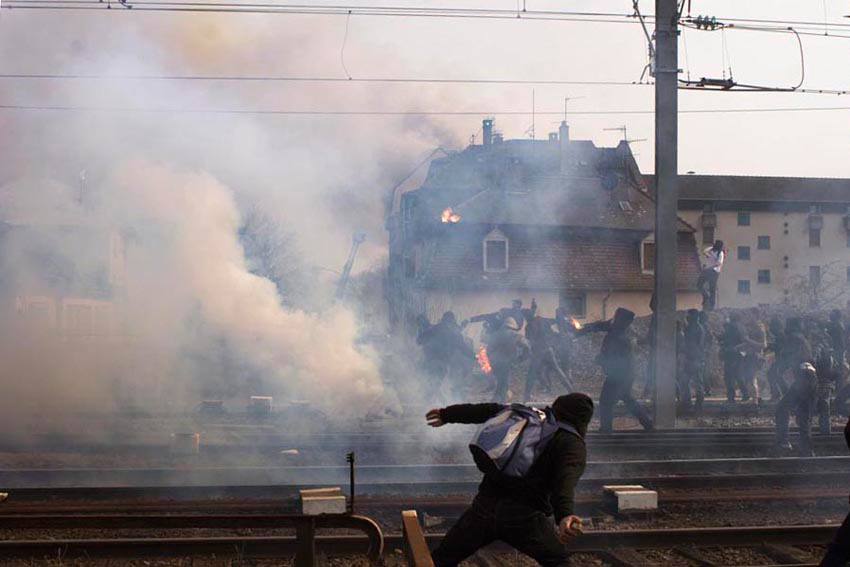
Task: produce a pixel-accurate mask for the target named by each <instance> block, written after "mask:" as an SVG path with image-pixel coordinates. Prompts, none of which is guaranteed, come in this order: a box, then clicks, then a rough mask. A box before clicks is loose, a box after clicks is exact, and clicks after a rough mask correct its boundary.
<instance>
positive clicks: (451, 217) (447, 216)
mask: <svg viewBox="0 0 850 567" xmlns="http://www.w3.org/2000/svg"><path fill="white" fill-rule="evenodd" d="M440 220H441V221H443V222H460V215H459V214H457V213H456V212H454V211H453V210H452V208H451V207H449V208H447V209H444V210H443V213H442V214H441V215H440Z"/></svg>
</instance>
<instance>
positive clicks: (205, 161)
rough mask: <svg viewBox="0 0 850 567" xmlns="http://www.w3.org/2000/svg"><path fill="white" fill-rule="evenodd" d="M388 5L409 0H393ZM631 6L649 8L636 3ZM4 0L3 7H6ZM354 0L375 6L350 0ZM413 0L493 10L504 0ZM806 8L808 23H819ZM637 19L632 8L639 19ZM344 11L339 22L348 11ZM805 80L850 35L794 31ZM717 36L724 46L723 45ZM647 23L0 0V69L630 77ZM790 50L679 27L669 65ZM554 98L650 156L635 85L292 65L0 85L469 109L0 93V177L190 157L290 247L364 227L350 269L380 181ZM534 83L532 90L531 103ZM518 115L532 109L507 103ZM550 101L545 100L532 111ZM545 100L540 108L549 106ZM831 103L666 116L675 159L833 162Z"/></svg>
mask: <svg viewBox="0 0 850 567" xmlns="http://www.w3.org/2000/svg"><path fill="white" fill-rule="evenodd" d="M391 4H392V5H395V6H419V5H426V4H425V3H423V2H421V0H420V1H419V2H416V1H404V0H395V1H394V2H392V3H391ZM642 4H643V5H642V10H643V11H644V12H646V13H652V12H653V11H654V9H653V8H654V6H652V5H651V3H647V2H643V3H642ZM8 5H9V4H8V2H7V3H6V6H8ZM357 5H358V6H376V5H387V3H386V2H376V1H373V0H362V1H361V2H360V3H358V4H357ZM427 6H430V7H435V6H451V7H453V8H458V7H470V8H481V7H488V8H504V9H507V10H515V9H516V8H517V2H516V1H490V2H483V1H482V0H463V1H462V2H429V3H427ZM525 7H526V8H527V9H528V10H546V9H560V10H571V11H572V10H574V11H605V12H615V13H623V14H626V13H630V12H631V11H632V10H631V3H630V2H627V1H620V0H617V1H614V0H604V1H601V0H596V1H572V0H568V1H561V2H554V1H551V2H545V1H542V0H526V2H525ZM848 12H850V8H848V6H847V4H846V2H843V1H836V0H828V1H826V2H823V3H821V2H806V3H801V2H794V1H771V2H767V1H761V0H750V1H748V2H745V3H742V2H733V1H712V2H707V1H701V0H694V1H693V2H692V3H691V14H692V15H694V16H696V15H698V14H709V15H713V16H716V17H717V18H718V19H719V20H720V21H723V19H724V18H728V17H735V18H762V19H764V18H773V19H793V20H803V21H811V22H816V24H818V25H815V26H814V27H819V28H823V29H824V30H825V31H826V32H827V33H832V34H844V35H848V36H850V28H845V30H846V31H844V30H841V29H837V28H834V27H833V28H830V27H829V25H830V24H833V25H834V24H844V25H847V24H848V23H850V20H848V19H846V18H845V17H844V16H846V15H847V14H848ZM824 21H825V22H826V24H825V27H824V26H823V25H820V24H823V22H824ZM649 25H650V28H651V25H652V23H651V21H650V23H649ZM346 28H347V30H346ZM802 41H803V59H804V64H805V82H804V86H805V87H811V88H831V89H850V39H846V38H838V37H813V36H805V37H803V40H802ZM724 44H725V47H724ZM646 51H647V46H646V40H645V38H644V35H643V31H642V30H641V28H640V26H639V25H637V24H636V23H634V21H632V22H631V23H613V24H612V23H588V22H570V21H531V20H527V19H521V18H520V19H516V18H510V19H498V20H494V19H472V18H431V17H377V16H364V15H358V14H356V13H355V14H354V15H352V16H350V17H346V16H341V15H302V14H234V13H225V14H199V13H195V12H188V13H179V12H143V11H141V10H137V11H133V10H126V9H121V10H119V9H112V10H108V11H107V10H101V11H82V12H80V11H76V12H71V11H58V10H51V11H38V10H18V9H12V10H2V13H0V60H2V63H0V74H9V73H22V74H30V73H34V74H38V73H45V74H63V73H71V74H73V73H82V74H97V75H139V74H142V75H163V74H166V75H243V76H244V75H265V76H323V77H327V76H330V77H346V76H353V77H356V78H362V77H415V78H434V77H436V78H464V79H469V78H483V79H486V78H497V79H520V80H577V81H584V80H591V81H600V80H610V81H625V82H632V81H638V80H639V78H640V76H641V72H642V70H643V68H644V66H645V65H646V61H647V57H646ZM800 66H801V56H800V53H799V49H798V47H797V43H796V39H795V38H794V36H793V35H792V34H789V33H767V32H764V31H748V30H738V29H729V30H727V31H724V32H701V31H696V30H691V29H688V30H686V31H685V32H684V36H683V38H682V39H681V40H680V67H681V68H682V69H683V71H684V72H683V74H682V77H686V76H688V75H689V76H690V77H691V78H693V79H698V78H700V77H703V76H707V77H722V76H723V73H724V71H725V72H726V73H727V74H728V73H729V69H730V67H731V73H732V76H733V77H734V78H735V80H737V81H739V82H741V83H749V84H759V85H767V86H790V85H794V84H796V83H797V82H798V81H799V78H800ZM565 97H571V98H573V99H574V100H571V102H570V105H569V108H570V114H569V115H568V117H567V118H568V121H569V123H570V126H571V136H572V137H573V138H576V139H591V140H593V141H594V142H595V143H596V144H598V145H602V146H609V145H615V144H616V143H617V142H618V141H619V139H620V138H621V137H622V132H621V131H618V130H612V129H616V128H620V127H623V126H625V127H626V128H627V131H628V137H629V138H630V139H633V140H638V141H635V142H634V143H633V151H634V152H635V153H636V154H637V159H638V162H639V164H640V167H641V169H642V170H643V171H644V172H651V171H652V170H653V117H652V115H651V114H642V115H634V114H626V115H622V114H613V115H611V114H608V115H599V114H582V113H592V112H600V111H603V112H605V111H619V110H642V111H646V110H651V109H652V107H653V89H652V87H651V86H647V85H634V86H631V85H625V86H624V85H617V86H600V85H594V86H581V85H568V86H566V85H527V84H524V85H494V84H486V85H483V84H381V83H366V84H364V83H357V82H355V83H346V82H343V83H292V82H271V83H270V82H262V83H257V82H253V83H249V82H244V81H233V82H224V81H195V82H187V81H142V80H112V81H102V80H56V79H39V80H35V79H11V78H0V102H2V104H5V105H10V104H11V105H35V106H50V105H69V106H85V107H99V108H112V109H114V108H116V107H120V108H157V109H163V108H171V109H175V108H177V109H195V110H197V109H204V108H219V109H222V108H227V109H255V110H256V109H265V110H269V109H278V110H279V109H287V110H329V111H339V110H358V111H468V112H471V113H472V114H471V115H465V116H427V117H422V116H407V117H398V116H391V117H387V116H286V115H256V114H244V115H220V114H219V115H209V114H200V115H199V114H192V113H182V114H181V113H132V112H117V111H110V112H79V111H77V112H69V111H56V110H53V111H50V110H21V109H0V128H2V132H3V134H2V138H0V186H9V185H10V184H16V183H18V184H19V183H22V180H29V179H33V178H36V179H42V178H43V179H48V180H50V181H52V182H59V183H65V184H68V185H69V186H73V185H74V184H77V183H78V182H79V181H78V179H79V172H80V171H83V170H85V171H86V183H88V184H90V185H91V186H92V187H100V189H99V190H100V191H109V188H108V184H109V181H108V180H109V179H110V175H111V170H112V168H114V167H116V166H117V165H119V164H120V163H121V162H122V161H123V160H126V159H129V158H131V157H133V158H135V157H139V156H141V157H144V158H147V159H151V160H153V161H155V162H157V163H165V164H168V165H172V166H173V167H175V168H185V169H190V170H201V171H204V172H206V173H209V174H210V175H212V176H213V177H215V178H216V179H219V180H221V181H222V182H223V183H224V184H225V185H227V186H228V187H230V188H231V190H233V192H234V193H235V195H236V199H237V202H238V203H239V204H240V206H242V207H243V208H246V207H247V208H250V207H256V206H259V207H261V208H262V209H263V210H266V211H271V212H272V214H275V215H278V216H279V218H280V221H281V222H282V223H284V224H285V225H286V226H287V227H290V228H291V230H292V231H293V232H294V233H295V234H296V235H297V237H298V241H299V242H300V244H301V246H302V248H303V250H304V253H305V255H306V256H307V257H308V261H310V262H311V263H313V264H316V265H321V266H326V267H332V268H336V269H338V268H339V266H340V265H341V264H342V262H343V261H344V260H345V257H346V255H347V252H348V244H349V240H350V234H351V232H353V231H354V230H364V231H366V233H367V243H366V244H365V245H364V248H363V254H364V255H363V257H362V262H361V264H360V265H359V266H358V269H359V268H362V267H365V266H370V265H374V263H375V262H379V261H380V259H381V258H382V257H383V255H384V254H385V240H386V237H385V234H384V231H383V208H382V202H383V198H384V196H385V195H386V193H387V191H389V190H390V189H391V188H392V186H393V185H394V184H395V183H396V182H397V181H398V180H400V179H401V178H402V177H404V176H405V175H406V174H407V173H409V172H410V170H412V169H413V168H414V167H415V166H416V164H418V163H420V162H421V160H422V159H423V158H424V157H425V156H426V155H428V154H429V153H430V152H431V151H432V150H433V149H434V148H435V147H438V146H442V147H445V148H447V149H462V148H463V147H464V146H465V145H466V144H468V143H469V141H470V139H471V136H473V135H476V134H478V133H479V130H480V122H481V119H482V118H483V117H485V116H493V117H495V119H496V127H497V129H498V130H500V131H501V132H502V133H503V134H504V136H505V137H506V138H519V137H527V136H530V132H531V127H532V125H533V126H534V128H533V130H534V132H535V135H536V137H538V138H545V137H546V135H547V134H548V132H550V131H555V130H556V129H557V125H558V123H559V121H560V120H561V119H563V116H561V115H560V112H561V111H562V109H563V107H564V104H563V101H564V98H565ZM532 101H533V103H532ZM532 107H533V108H534V109H535V111H536V112H537V113H538V114H537V115H536V116H535V118H534V120H532V117H531V116H527V115H525V116H516V115H509V114H507V113H508V112H522V111H526V112H530V111H531V109H532ZM801 107H803V108H804V107H848V108H850V97H844V96H836V95H818V94H811V95H810V94H799V93H728V92H726V93H717V92H682V91H680V108H681V109H682V110H695V109H718V110H721V109H753V108H758V109H769V108H801ZM546 112H549V113H550V114H545V113H546ZM551 113H556V114H551ZM848 119H850V110H832V111H809V112H761V113H711V114H687V113H683V114H681V115H680V119H679V125H680V140H679V170H680V172H681V173H686V172H689V171H693V172H696V173H701V174H740V175H785V176H819V177H844V176H846V177H850V161H848V160H847V157H846V156H847V155H850V154H848V150H850V128H848V122H850V120H848Z"/></svg>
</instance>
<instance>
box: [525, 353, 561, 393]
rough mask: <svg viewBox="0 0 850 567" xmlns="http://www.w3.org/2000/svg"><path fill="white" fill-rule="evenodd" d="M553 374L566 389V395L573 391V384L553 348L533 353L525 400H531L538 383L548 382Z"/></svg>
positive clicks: (526, 383) (526, 381)
mask: <svg viewBox="0 0 850 567" xmlns="http://www.w3.org/2000/svg"><path fill="white" fill-rule="evenodd" d="M553 373H554V374H555V376H557V377H558V381H559V382H560V383H561V386H563V387H564V390H565V392H564V393H565V394H569V393H570V392H572V391H573V384H572V382H570V379H569V378H568V377H567V374H566V372H564V371H563V369H561V365H559V364H558V360H557V359H556V358H555V351H554V350H553V349H552V348H551V347H549V348H546V349H543V350H541V351H537V352H532V353H531V363H530V364H529V366H528V376H527V377H526V380H525V400H530V399H531V394H532V393H533V392H534V386H535V384H536V383H537V382H538V381H542V382H544V383H546V382H548V381H549V376H550V375H551V374H553Z"/></svg>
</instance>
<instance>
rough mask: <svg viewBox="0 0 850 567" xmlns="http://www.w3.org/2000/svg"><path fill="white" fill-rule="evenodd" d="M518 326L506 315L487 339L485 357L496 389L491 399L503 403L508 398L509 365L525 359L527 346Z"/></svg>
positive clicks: (527, 350)
mask: <svg viewBox="0 0 850 567" xmlns="http://www.w3.org/2000/svg"><path fill="white" fill-rule="evenodd" d="M518 331H519V327H518V324H517V322H516V321H514V318H513V317H507V318H506V319H505V320H504V323H503V324H502V326H501V327H499V330H498V331H496V332H495V333H492V334H491V335H490V336H489V338H488V341H487V358H489V360H490V366H491V367H492V369H493V370H492V374H493V377H494V378H495V379H496V391H495V393H494V394H493V401H494V402H499V403H504V402H506V401H507V399H508V386H509V385H510V379H511V366H512V365H513V364H514V363H515V362H518V361H522V360H525V358H526V357H527V356H528V352H529V347H528V341H526V340H525V339H524V338H523V337H522V336H521V335H520V334H519V333H518Z"/></svg>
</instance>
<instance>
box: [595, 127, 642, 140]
mask: <svg viewBox="0 0 850 567" xmlns="http://www.w3.org/2000/svg"><path fill="white" fill-rule="evenodd" d="M603 130H605V131H606V132H614V131H616V132H622V133H623V141H624V142H625V143H627V144H632V143H635V142H645V141H646V138H635V139H633V140H630V139H629V132H628V130H627V129H626V125H625V124H623V125H622V126H619V127H618V128H603Z"/></svg>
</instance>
